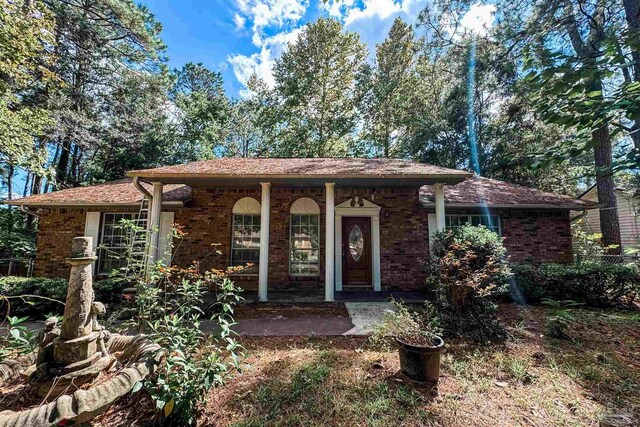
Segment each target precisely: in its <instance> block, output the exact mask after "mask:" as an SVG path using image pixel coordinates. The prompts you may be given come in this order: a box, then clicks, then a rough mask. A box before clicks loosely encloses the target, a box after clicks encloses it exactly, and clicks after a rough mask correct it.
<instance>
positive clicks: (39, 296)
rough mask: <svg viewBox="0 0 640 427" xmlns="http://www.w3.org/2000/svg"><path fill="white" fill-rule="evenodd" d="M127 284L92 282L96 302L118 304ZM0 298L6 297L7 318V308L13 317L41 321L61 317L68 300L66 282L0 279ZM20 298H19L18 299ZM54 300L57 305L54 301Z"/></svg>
mask: <svg viewBox="0 0 640 427" xmlns="http://www.w3.org/2000/svg"><path fill="white" fill-rule="evenodd" d="M127 283H128V282H127V281H126V280H124V279H121V278H108V279H104V280H98V281H95V282H93V289H94V292H95V299H96V301H100V302H102V303H104V304H107V305H109V304H118V303H119V302H120V301H122V290H123V289H124V288H125V287H127ZM0 295H4V296H6V297H9V299H8V301H7V300H4V301H3V306H2V307H1V309H2V310H3V312H2V314H3V315H4V314H6V309H7V308H8V306H7V303H8V304H10V309H11V311H10V314H11V315H12V316H29V317H31V318H32V319H38V320H42V319H44V318H45V317H46V316H47V314H49V313H53V314H62V312H63V311H64V305H62V304H60V303H59V302H57V301H61V302H63V303H64V301H65V299H66V298H67V281H66V280H64V279H48V278H46V277H15V276H6V277H0ZM19 297H22V298H19ZM53 300H57V301H53Z"/></svg>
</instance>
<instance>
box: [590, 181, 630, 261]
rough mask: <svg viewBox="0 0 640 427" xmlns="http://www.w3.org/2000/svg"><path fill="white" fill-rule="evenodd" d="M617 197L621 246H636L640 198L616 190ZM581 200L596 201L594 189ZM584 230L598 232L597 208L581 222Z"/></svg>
mask: <svg viewBox="0 0 640 427" xmlns="http://www.w3.org/2000/svg"><path fill="white" fill-rule="evenodd" d="M616 196H617V199H618V219H619V221H620V237H621V238H622V248H623V249H625V248H631V247H638V244H639V242H640V218H639V215H640V199H638V198H633V197H631V196H630V195H628V194H626V193H624V192H622V191H620V190H616ZM582 199H583V200H591V201H594V202H597V201H598V195H597V193H596V189H595V188H592V189H591V191H589V192H588V193H587V194H585V195H584V196H582ZM583 224H584V225H583V227H584V230H585V231H586V232H589V233H600V213H599V212H598V210H597V209H593V210H590V211H589V213H588V214H587V215H586V217H585V221H584V223H583Z"/></svg>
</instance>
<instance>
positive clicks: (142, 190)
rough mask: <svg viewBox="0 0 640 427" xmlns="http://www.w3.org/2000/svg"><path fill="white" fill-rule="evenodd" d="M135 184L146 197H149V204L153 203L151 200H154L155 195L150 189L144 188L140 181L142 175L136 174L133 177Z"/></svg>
mask: <svg viewBox="0 0 640 427" xmlns="http://www.w3.org/2000/svg"><path fill="white" fill-rule="evenodd" d="M133 186H134V187H136V189H137V190H138V191H139V192H141V193H142V195H143V196H144V197H146V198H147V199H149V205H151V201H152V200H153V196H152V195H151V193H149V191H147V189H146V188H144V186H143V185H142V184H141V183H140V177H139V176H134V177H133Z"/></svg>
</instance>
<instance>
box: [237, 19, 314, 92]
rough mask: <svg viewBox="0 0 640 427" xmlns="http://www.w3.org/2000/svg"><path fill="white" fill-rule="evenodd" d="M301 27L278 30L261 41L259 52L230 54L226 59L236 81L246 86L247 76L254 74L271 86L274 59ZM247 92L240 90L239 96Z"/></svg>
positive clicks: (272, 83) (272, 84)
mask: <svg viewBox="0 0 640 427" xmlns="http://www.w3.org/2000/svg"><path fill="white" fill-rule="evenodd" d="M303 28H304V27H299V28H295V29H294V30H292V31H285V32H280V33H277V34H275V35H273V36H271V37H267V38H265V39H264V40H262V41H261V49H260V52H256V53H254V54H251V55H230V56H229V57H228V61H229V63H230V64H231V66H232V67H233V73H234V74H235V76H236V78H237V79H238V81H239V82H240V83H241V84H243V85H245V86H246V85H247V82H248V81H249V78H250V77H251V76H252V75H253V74H256V75H257V76H258V77H259V78H260V79H262V80H264V82H265V83H266V84H267V85H268V86H269V87H273V86H274V85H275V79H274V78H273V72H272V70H273V65H274V63H275V60H276V59H277V58H279V57H280V55H282V52H284V51H285V50H286V48H287V44H288V43H292V42H294V41H295V40H296V39H297V38H298V35H299V34H300V32H301V31H302V30H303ZM249 93H250V92H249V91H247V90H241V91H240V96H243V97H246V96H248V95H249Z"/></svg>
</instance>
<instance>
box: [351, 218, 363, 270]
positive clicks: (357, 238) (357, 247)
mask: <svg viewBox="0 0 640 427" xmlns="http://www.w3.org/2000/svg"><path fill="white" fill-rule="evenodd" d="M363 251H364V236H363V235H362V230H361V229H360V226H359V225H358V224H355V225H354V226H353V227H351V231H350V232H349V252H350V253H351V257H352V258H353V260H354V261H355V262H358V261H359V260H360V257H361V256H362V252H363Z"/></svg>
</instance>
